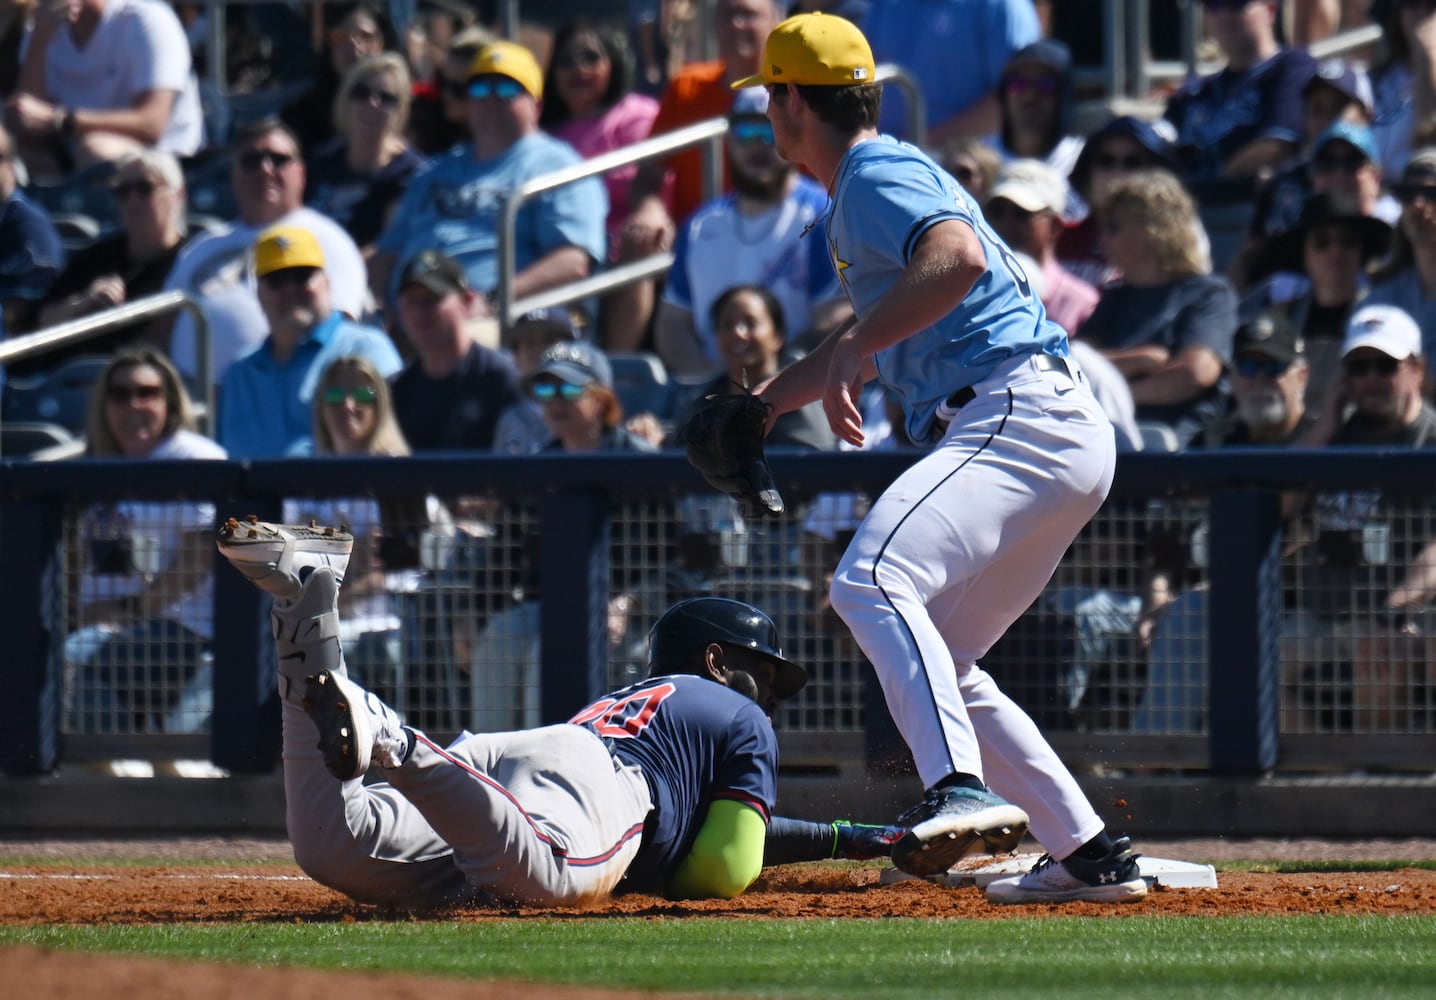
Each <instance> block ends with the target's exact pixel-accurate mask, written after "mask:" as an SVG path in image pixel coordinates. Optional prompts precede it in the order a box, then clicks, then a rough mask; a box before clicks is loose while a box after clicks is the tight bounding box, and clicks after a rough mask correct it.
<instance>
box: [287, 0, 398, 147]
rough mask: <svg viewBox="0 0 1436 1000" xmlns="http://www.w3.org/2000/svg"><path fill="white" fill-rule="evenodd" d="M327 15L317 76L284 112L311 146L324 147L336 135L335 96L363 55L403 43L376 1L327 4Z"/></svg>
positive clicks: (305, 142) (293, 128)
mask: <svg viewBox="0 0 1436 1000" xmlns="http://www.w3.org/2000/svg"><path fill="white" fill-rule="evenodd" d="M324 17H325V20H326V21H327V22H328V25H329V28H328V31H327V32H326V33H325V35H324V42H323V46H322V48H321V49H320V51H319V52H318V53H316V55H317V62H316V69H315V73H314V79H313V80H312V81H311V82H310V85H309V88H308V89H307V90H305V91H304V92H303V93H302V94H300V95H299V96H298V97H296V98H295V99H294V100H292V101H290V102H289V103H288V104H286V105H285V106H284V109H283V110H282V111H281V112H280V113H279V117H280V119H281V120H282V121H283V122H284V124H285V125H287V126H288V127H289V128H290V129H291V130H293V132H294V134H295V135H298V136H302V137H303V139H304V145H305V148H307V149H318V148H320V147H321V146H323V145H325V144H327V143H328V142H329V141H330V140H331V139H333V138H334V135H335V133H336V126H335V123H334V100H335V98H336V97H337V96H338V94H339V88H340V83H341V81H342V80H343V79H344V77H345V75H347V74H348V72H349V70H350V69H352V68H353V67H354V65H355V64H356V63H358V62H359V61H360V60H362V59H365V58H368V57H369V56H376V55H378V54H379V53H381V52H389V51H393V50H394V49H396V48H398V45H397V38H396V36H395V35H394V29H393V26H392V25H391V24H390V22H389V19H388V17H387V16H386V15H385V13H384V9H383V8H382V7H381V6H379V5H378V4H377V3H374V2H372V0H364V2H361V3H356V4H353V5H351V6H348V7H342V6H332V7H325V8H324Z"/></svg>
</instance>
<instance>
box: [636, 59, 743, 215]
mask: <svg viewBox="0 0 1436 1000" xmlns="http://www.w3.org/2000/svg"><path fill="white" fill-rule="evenodd" d="M732 106H733V91H732V90H731V89H729V87H728V84H727V83H725V82H724V80H723V63H722V62H721V61H719V62H706V63H690V64H689V65H687V66H684V67H683V68H682V69H681V70H679V71H678V74H677V75H676V76H674V77H673V78H672V79H671V80H670V81H669V82H668V89H667V90H666V91H665V92H664V94H663V101H662V102H661V103H660V104H659V107H658V116H657V117H656V118H654V119H653V129H652V131H651V132H650V133H649V134H650V135H662V134H663V133H664V132H672V131H673V130H674V129H679V128H683V127H684V126H685V125H693V124H696V123H697V122H701V121H707V120H708V119H709V118H722V117H723V116H724V115H726V114H727V113H728V109H729V108H731V107H732ZM667 166H668V168H669V169H670V170H671V171H672V172H673V198H672V201H671V202H670V203H669V206H668V210H669V211H670V212H671V213H672V215H673V219H674V221H675V222H677V223H678V225H680V226H681V225H683V223H684V222H685V221H686V220H687V218H688V216H690V215H692V214H693V211H694V210H695V209H696V208H697V207H698V206H699V205H701V204H702V203H703V147H702V146H692V147H690V148H688V149H685V150H683V151H682V152H681V153H676V154H674V155H673V156H672V157H671V158H670V159H669V160H668V161H667ZM730 187H731V183H730V181H729V177H728V157H727V156H726V155H725V156H724V157H723V190H724V191H728V190H729V189H730Z"/></svg>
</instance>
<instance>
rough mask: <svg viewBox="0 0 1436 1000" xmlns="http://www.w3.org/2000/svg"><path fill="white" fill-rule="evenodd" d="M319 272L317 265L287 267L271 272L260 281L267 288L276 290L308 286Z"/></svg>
mask: <svg viewBox="0 0 1436 1000" xmlns="http://www.w3.org/2000/svg"><path fill="white" fill-rule="evenodd" d="M318 273H319V269H318V268H317V267H285V268H280V269H279V270H278V271H271V272H269V273H268V274H266V275H265V276H264V277H262V278H260V279H259V283H260V284H262V285H263V286H264V287H265V288H269V289H272V290H275V291H279V290H281V289H288V288H308V287H309V283H310V282H311V281H313V280H314V276H315V275H316V274H318Z"/></svg>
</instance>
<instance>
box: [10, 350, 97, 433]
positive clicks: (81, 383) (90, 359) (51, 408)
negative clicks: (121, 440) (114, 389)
mask: <svg viewBox="0 0 1436 1000" xmlns="http://www.w3.org/2000/svg"><path fill="white" fill-rule="evenodd" d="M109 363H110V356H109V355H107V354H85V355H81V356H79V357H75V358H70V359H69V360H67V361H63V362H61V363H60V364H59V365H57V366H56V367H55V368H54V369H53V370H52V371H49V372H44V373H42V374H38V375H31V376H19V375H13V374H12V375H11V376H10V377H9V381H8V382H7V384H6V386H5V396H4V403H3V419H4V426H5V427H7V428H8V427H9V426H10V424H11V422H12V421H15V422H17V423H45V424H58V425H59V426H60V427H62V428H64V429H65V430H67V431H68V432H69V433H70V434H72V435H78V434H83V433H84V432H85V417H86V413H87V411H88V408H89V402H90V387H91V386H92V385H93V384H94V381H95V379H96V378H98V377H99V376H100V375H101V373H103V372H104V370H105V366H106V365H108V364H109Z"/></svg>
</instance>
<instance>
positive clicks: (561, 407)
mask: <svg viewBox="0 0 1436 1000" xmlns="http://www.w3.org/2000/svg"><path fill="white" fill-rule="evenodd" d="M527 389H528V393H529V395H530V396H532V397H533V399H534V400H535V401H537V402H538V404H539V406H540V407H541V408H542V409H543V422H544V426H546V427H547V428H548V430H549V433H550V434H552V435H553V440H552V441H550V442H549V443H548V445H546V446H545V447H544V449H543V450H544V451H545V452H552V451H562V452H569V453H577V452H590V451H656V450H657V446H656V445H655V444H653V443H652V442H651V441H649V440H647V439H646V438H643V437H640V436H638V435H636V434H633V433H631V432H630V431H629V430H628V429H627V428H625V427H624V425H623V403H621V402H620V401H619V399H618V393H617V392H615V391H614V388H613V367H612V366H611V365H610V364H609V363H608V357H607V355H605V354H604V353H603V351H602V350H600V349H599V348H598V347H596V346H595V345H593V344H591V343H589V342H588V341H586V340H573V341H567V342H564V343H559V344H555V345H554V346H553V347H550V348H549V349H548V350H547V351H545V352H544V355H543V360H542V361H541V362H539V367H538V371H536V372H534V374H533V375H531V376H529V378H528V379H527Z"/></svg>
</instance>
